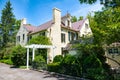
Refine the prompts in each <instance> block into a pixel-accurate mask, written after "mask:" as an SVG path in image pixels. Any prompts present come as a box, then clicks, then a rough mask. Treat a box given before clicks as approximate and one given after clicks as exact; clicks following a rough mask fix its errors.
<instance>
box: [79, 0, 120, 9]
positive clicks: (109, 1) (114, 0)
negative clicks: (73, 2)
mask: <svg viewBox="0 0 120 80" xmlns="http://www.w3.org/2000/svg"><path fill="white" fill-rule="evenodd" d="M79 1H80V3H81V4H82V3H85V4H93V3H95V2H97V0H79ZM100 4H102V5H104V6H105V7H120V0H100Z"/></svg>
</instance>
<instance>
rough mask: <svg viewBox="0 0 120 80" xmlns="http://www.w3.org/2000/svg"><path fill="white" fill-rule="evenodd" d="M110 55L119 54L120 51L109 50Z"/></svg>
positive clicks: (115, 49)
mask: <svg viewBox="0 0 120 80" xmlns="http://www.w3.org/2000/svg"><path fill="white" fill-rule="evenodd" d="M108 52H109V54H118V53H119V51H118V48H111V49H109V50H108Z"/></svg>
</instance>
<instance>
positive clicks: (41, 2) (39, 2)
mask: <svg viewBox="0 0 120 80" xmlns="http://www.w3.org/2000/svg"><path fill="white" fill-rule="evenodd" d="M6 1H8V0H0V16H1V13H2V10H3V8H4V7H5V4H6ZM10 2H11V4H12V8H13V13H14V15H15V17H16V18H17V19H23V18H26V19H27V23H28V24H32V25H35V26H38V25H40V24H42V23H44V22H47V21H49V20H51V19H52V10H53V8H58V9H60V10H61V14H62V16H64V15H65V14H66V13H70V14H71V16H76V17H79V16H84V18H85V17H86V16H87V14H88V13H89V12H94V11H98V10H101V8H102V6H101V5H100V3H99V2H96V3H95V4H92V5H88V4H80V2H79V0H10Z"/></svg>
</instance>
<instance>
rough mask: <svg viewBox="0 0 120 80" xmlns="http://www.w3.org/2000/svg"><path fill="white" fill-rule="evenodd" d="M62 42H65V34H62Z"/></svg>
mask: <svg viewBox="0 0 120 80" xmlns="http://www.w3.org/2000/svg"><path fill="white" fill-rule="evenodd" d="M61 42H65V34H63V33H61Z"/></svg>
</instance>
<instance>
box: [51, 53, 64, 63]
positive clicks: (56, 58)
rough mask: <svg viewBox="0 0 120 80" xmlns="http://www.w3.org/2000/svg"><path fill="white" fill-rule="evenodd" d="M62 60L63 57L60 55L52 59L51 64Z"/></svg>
mask: <svg viewBox="0 0 120 80" xmlns="http://www.w3.org/2000/svg"><path fill="white" fill-rule="evenodd" d="M62 59H63V56H62V55H57V56H55V57H54V60H53V62H54V63H55V62H61V61H62Z"/></svg>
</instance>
